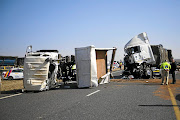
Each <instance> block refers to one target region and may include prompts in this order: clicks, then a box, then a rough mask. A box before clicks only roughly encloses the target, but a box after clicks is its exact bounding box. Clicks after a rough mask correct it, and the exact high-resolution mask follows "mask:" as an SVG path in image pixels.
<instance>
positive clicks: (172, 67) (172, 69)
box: [170, 58, 177, 84]
mask: <svg viewBox="0 0 180 120" xmlns="http://www.w3.org/2000/svg"><path fill="white" fill-rule="evenodd" d="M171 61H172V63H171V71H170V73H171V74H172V78H173V80H172V83H171V84H175V83H176V76H175V71H176V68H177V64H176V62H175V60H174V59H173V58H172V59H171Z"/></svg>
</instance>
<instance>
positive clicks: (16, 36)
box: [0, 0, 180, 60]
mask: <svg viewBox="0 0 180 120" xmlns="http://www.w3.org/2000/svg"><path fill="white" fill-rule="evenodd" d="M142 32H147V35H148V37H149V40H150V44H153V45H158V44H163V46H164V47H165V48H168V49H172V51H173V56H174V57H175V58H176V59H177V58H180V53H179V52H180V37H179V35H180V1H179V0H0V44H1V46H0V55H6V56H19V57H23V56H24V55H25V51H26V48H27V46H28V45H32V46H33V50H34V51H35V50H39V49H57V50H59V53H61V54H62V55H63V56H66V55H71V54H74V53H75V50H74V48H77V47H85V46H90V45H94V46H95V47H98V48H111V47H117V49H118V50H117V54H116V58H115V59H116V60H119V59H122V58H123V56H124V45H125V44H126V43H127V42H128V41H129V40H130V39H131V38H133V37H134V36H136V35H138V34H139V33H142Z"/></svg>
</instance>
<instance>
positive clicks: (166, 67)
mask: <svg viewBox="0 0 180 120" xmlns="http://www.w3.org/2000/svg"><path fill="white" fill-rule="evenodd" d="M160 68H161V69H163V70H166V71H169V69H171V65H170V64H169V63H168V62H163V63H162V64H161V67H160Z"/></svg>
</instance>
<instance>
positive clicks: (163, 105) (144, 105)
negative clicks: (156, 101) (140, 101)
mask: <svg viewBox="0 0 180 120" xmlns="http://www.w3.org/2000/svg"><path fill="white" fill-rule="evenodd" d="M138 106H141V107H174V106H178V107H180V105H138Z"/></svg>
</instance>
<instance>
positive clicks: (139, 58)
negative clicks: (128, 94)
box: [123, 32, 172, 78]
mask: <svg viewBox="0 0 180 120" xmlns="http://www.w3.org/2000/svg"><path fill="white" fill-rule="evenodd" d="M124 51H125V57H124V70H125V71H124V73H123V74H124V75H133V76H134V77H135V78H150V77H152V76H153V75H161V74H160V73H161V72H160V70H159V67H160V64H161V63H162V62H163V61H164V60H165V59H166V60H169V61H170V58H171V57H172V54H171V50H167V49H164V48H163V46H162V45H150V43H149V39H148V37H147V34H146V33H145V32H143V33H141V34H139V35H137V36H135V37H133V38H132V39H131V40H130V41H129V42H128V43H127V44H126V45H125V47H124ZM157 72H158V73H157Z"/></svg>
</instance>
